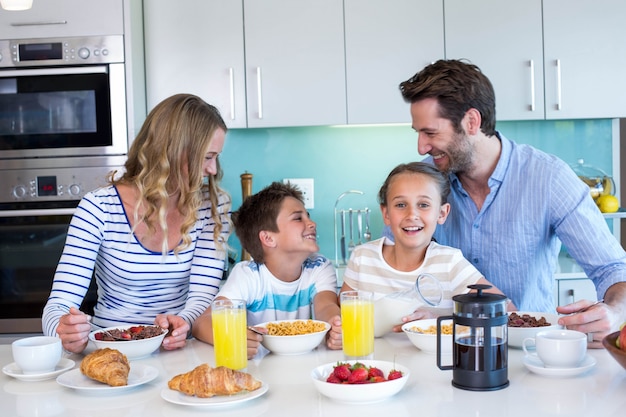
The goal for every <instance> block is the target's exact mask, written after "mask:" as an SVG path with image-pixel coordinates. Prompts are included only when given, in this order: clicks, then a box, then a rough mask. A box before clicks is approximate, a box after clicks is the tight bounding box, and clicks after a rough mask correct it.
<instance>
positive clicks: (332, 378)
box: [326, 373, 341, 384]
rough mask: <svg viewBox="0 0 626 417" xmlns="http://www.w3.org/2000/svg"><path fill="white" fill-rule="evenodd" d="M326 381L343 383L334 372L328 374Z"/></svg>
mask: <svg viewBox="0 0 626 417" xmlns="http://www.w3.org/2000/svg"><path fill="white" fill-rule="evenodd" d="M326 382H330V383H331V384H341V380H340V379H339V378H337V376H336V375H335V374H334V373H332V374H330V375H329V376H328V378H327V379H326Z"/></svg>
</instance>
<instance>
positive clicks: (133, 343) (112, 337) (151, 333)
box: [89, 324, 167, 360]
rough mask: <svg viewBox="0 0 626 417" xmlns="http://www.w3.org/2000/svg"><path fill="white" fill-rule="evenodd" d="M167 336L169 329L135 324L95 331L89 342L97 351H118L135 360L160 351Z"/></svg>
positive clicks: (90, 335)
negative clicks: (108, 349)
mask: <svg viewBox="0 0 626 417" xmlns="http://www.w3.org/2000/svg"><path fill="white" fill-rule="evenodd" d="M166 334H167V329H162V328H160V327H159V326H145V325H140V324H135V325H132V326H117V327H107V328H104V329H99V330H94V331H93V332H91V333H89V341H90V342H91V343H93V345H94V346H95V347H96V349H104V348H111V349H116V350H119V351H120V352H122V353H123V354H124V355H126V357H127V358H128V360H133V359H141V358H144V357H147V356H150V355H151V354H152V353H153V352H154V351H156V350H157V349H159V347H160V346H161V343H162V342H163V339H164V338H165V335H166Z"/></svg>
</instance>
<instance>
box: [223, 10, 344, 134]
mask: <svg viewBox="0 0 626 417" xmlns="http://www.w3.org/2000/svg"><path fill="white" fill-rule="evenodd" d="M233 1H234V0H233ZM244 22H245V27H244V32H245V56H246V83H247V103H248V127H271V126H313V125H334V124H345V123H346V79H345V58H344V57H345V52H344V43H343V40H344V35H343V1H342V0H244Z"/></svg>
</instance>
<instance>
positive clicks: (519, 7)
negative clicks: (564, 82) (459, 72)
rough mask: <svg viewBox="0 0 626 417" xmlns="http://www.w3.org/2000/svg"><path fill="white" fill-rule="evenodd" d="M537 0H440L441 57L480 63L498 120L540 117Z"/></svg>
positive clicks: (540, 54)
mask: <svg viewBox="0 0 626 417" xmlns="http://www.w3.org/2000/svg"><path fill="white" fill-rule="evenodd" d="M541 25H542V17H541V0H525V1H502V0H479V1H478V0H445V27H446V30H445V32H446V35H445V37H446V58H448V59H467V60H469V61H470V62H471V63H473V64H476V65H477V66H478V67H480V69H481V71H482V72H483V73H484V74H485V75H486V76H487V77H489V79H490V80H491V83H492V84H493V88H494V89H495V91H496V103H497V106H496V117H497V118H498V119H499V120H529V119H543V118H544V107H543V102H544V99H543V39H542V28H541Z"/></svg>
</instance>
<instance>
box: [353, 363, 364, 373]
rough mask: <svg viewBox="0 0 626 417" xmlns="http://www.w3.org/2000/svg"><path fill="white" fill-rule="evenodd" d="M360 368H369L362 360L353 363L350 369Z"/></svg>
mask: <svg viewBox="0 0 626 417" xmlns="http://www.w3.org/2000/svg"><path fill="white" fill-rule="evenodd" d="M359 368H365V369H367V366H365V364H363V363H361V362H354V364H353V365H352V367H351V368H350V370H352V371H354V370H355V369H359Z"/></svg>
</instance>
